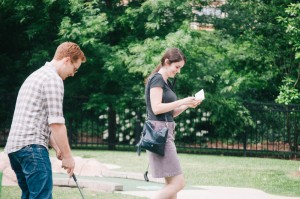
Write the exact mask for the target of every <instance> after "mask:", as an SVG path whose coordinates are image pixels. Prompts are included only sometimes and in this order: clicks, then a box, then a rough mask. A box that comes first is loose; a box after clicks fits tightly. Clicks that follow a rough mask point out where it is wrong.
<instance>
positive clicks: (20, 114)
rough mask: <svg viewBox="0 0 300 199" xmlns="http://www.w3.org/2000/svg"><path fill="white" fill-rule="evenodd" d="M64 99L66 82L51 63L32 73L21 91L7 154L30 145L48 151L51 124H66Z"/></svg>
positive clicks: (6, 147) (8, 140)
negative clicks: (36, 145)
mask: <svg viewBox="0 0 300 199" xmlns="http://www.w3.org/2000/svg"><path fill="white" fill-rule="evenodd" d="M63 96H64V84H63V80H62V79H61V77H60V76H59V75H58V73H57V71H56V69H55V67H54V66H53V65H51V63H49V62H46V64H45V65H44V66H43V67H41V68H40V69H38V70H36V71H35V72H33V73H32V74H31V75H30V76H29V77H28V78H27V79H26V80H25V82H24V83H23V85H22V86H21V88H20V90H19V94H18V98H17V102H16V107H15V112H14V116H13V121H12V125H11V128H10V132H9V136H8V139H7V143H6V146H5V152H6V153H8V154H9V153H12V152H15V151H18V150H19V149H21V148H23V147H25V146H27V145H30V144H39V145H43V146H45V147H46V148H48V144H49V137H50V128H49V124H53V123H65V119H64V117H63Z"/></svg>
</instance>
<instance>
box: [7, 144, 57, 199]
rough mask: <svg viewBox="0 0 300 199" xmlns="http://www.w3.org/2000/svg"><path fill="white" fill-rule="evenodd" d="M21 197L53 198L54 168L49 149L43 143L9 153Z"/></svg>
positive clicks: (25, 198)
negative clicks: (52, 167) (52, 168)
mask: <svg viewBox="0 0 300 199" xmlns="http://www.w3.org/2000/svg"><path fill="white" fill-rule="evenodd" d="M8 157H9V160H10V164H11V167H12V169H13V170H14V171H15V173H16V176H17V179H18V184H19V186H20V188H21V189H22V197H21V199H52V185H53V183H52V170H51V162H50V159H49V153H48V150H47V149H46V148H45V147H44V146H41V145H35V144H32V145H28V146H26V147H24V148H22V149H20V150H19V151H16V152H13V153H10V154H8Z"/></svg>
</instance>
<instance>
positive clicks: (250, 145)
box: [0, 96, 300, 158]
mask: <svg viewBox="0 0 300 199" xmlns="http://www.w3.org/2000/svg"><path fill="white" fill-rule="evenodd" d="M87 100H88V99H87V98H72V99H70V98H69V99H65V102H64V112H65V118H66V125H67V128H68V136H69V141H70V144H71V147H72V148H80V149H110V150H115V149H116V150H121V149H126V150H134V149H135V144H136V143H137V141H138V140H139V137H140V132H141V130H142V126H143V123H144V120H145V117H146V114H145V107H144V106H143V105H141V104H143V100H137V101H141V103H139V105H137V104H136V103H128V104H126V106H125V107H123V108H117V107H116V106H109V105H108V107H107V108H106V109H104V110H97V109H95V108H91V109H89V108H88V107H87V106H86V102H87ZM14 105H15V96H10V97H3V96H2V97H1V102H0V106H1V112H0V119H1V121H2V122H1V126H0V146H2V147H3V146H4V145H5V143H6V139H7V136H8V132H9V127H10V123H11V119H12V114H13V109H14ZM242 105H243V108H244V110H246V111H245V112H246V114H247V116H246V117H245V116H243V117H241V118H238V117H234V118H232V120H234V121H233V122H231V121H230V120H226V121H224V122H222V121H218V120H215V119H214V120H213V119H212V118H213V116H214V117H215V118H217V117H218V115H217V114H218V112H216V111H214V112H212V111H211V109H210V108H209V107H208V106H203V107H200V108H198V109H195V110H192V109H191V110H187V111H186V112H185V113H183V114H182V115H180V116H179V117H178V118H176V145H177V147H178V151H181V152H187V153H214V154H224V155H226V154H228V155H239V156H241V155H244V156H273V157H280V158H296V157H299V155H300V153H299V118H300V105H290V106H285V105H278V104H272V103H242ZM237 111H239V110H237ZM244 114H245V113H244ZM228 117H230V116H229V115H228ZM245 118H246V120H247V121H246V120H245ZM229 123H230V124H229Z"/></svg>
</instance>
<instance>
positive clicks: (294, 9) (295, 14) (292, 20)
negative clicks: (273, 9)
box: [278, 3, 300, 59]
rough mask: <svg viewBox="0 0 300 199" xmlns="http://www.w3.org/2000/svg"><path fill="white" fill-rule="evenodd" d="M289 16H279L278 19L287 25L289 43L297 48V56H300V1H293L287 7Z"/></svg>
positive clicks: (286, 10) (297, 57)
mask: <svg viewBox="0 0 300 199" xmlns="http://www.w3.org/2000/svg"><path fill="white" fill-rule="evenodd" d="M285 12H286V14H287V16H280V17H278V21H279V22H280V23H281V24H282V25H283V26H284V27H285V29H286V35H287V37H288V38H289V43H290V44H292V45H293V47H294V50H295V53H296V54H295V58H296V59H299V58H300V28H299V27H300V14H299V13H300V3H292V4H290V5H289V6H288V7H287V8H286V9H285Z"/></svg>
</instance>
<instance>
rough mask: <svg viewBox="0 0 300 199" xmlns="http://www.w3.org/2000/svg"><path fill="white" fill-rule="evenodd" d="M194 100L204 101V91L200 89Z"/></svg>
mask: <svg viewBox="0 0 300 199" xmlns="http://www.w3.org/2000/svg"><path fill="white" fill-rule="evenodd" d="M195 98H196V100H204V99H205V96H204V90H203V89H201V90H200V91H199V92H198V93H196V94H195Z"/></svg>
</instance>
